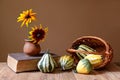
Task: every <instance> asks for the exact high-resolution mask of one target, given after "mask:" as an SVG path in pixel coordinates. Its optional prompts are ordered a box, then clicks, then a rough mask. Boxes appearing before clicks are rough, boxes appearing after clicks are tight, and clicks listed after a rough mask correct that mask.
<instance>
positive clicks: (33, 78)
mask: <svg viewBox="0 0 120 80" xmlns="http://www.w3.org/2000/svg"><path fill="white" fill-rule="evenodd" d="M0 80H120V66H118V65H117V64H115V63H112V64H110V65H108V66H107V67H106V68H104V69H102V70H93V71H92V72H91V73H90V74H88V75H87V74H78V73H74V72H73V71H61V70H60V69H56V70H55V71H54V72H53V73H41V72H39V71H34V72H23V73H15V72H13V71H12V70H11V69H10V68H9V67H8V66H7V64H6V63H0Z"/></svg>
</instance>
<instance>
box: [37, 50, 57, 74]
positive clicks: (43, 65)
mask: <svg viewBox="0 0 120 80" xmlns="http://www.w3.org/2000/svg"><path fill="white" fill-rule="evenodd" d="M37 66H38V69H39V70H40V71H41V72H44V73H46V72H52V71H53V70H54V69H55V67H57V63H56V61H55V60H54V59H53V57H52V56H51V54H50V53H49V51H47V52H46V53H45V54H44V55H43V56H42V58H41V59H40V61H39V62H38V65H37Z"/></svg>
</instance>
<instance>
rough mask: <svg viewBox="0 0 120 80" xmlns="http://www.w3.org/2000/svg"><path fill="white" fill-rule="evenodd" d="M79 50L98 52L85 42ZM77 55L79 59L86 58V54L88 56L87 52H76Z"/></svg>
mask: <svg viewBox="0 0 120 80" xmlns="http://www.w3.org/2000/svg"><path fill="white" fill-rule="evenodd" d="M77 50H80V51H86V52H96V50H95V49H93V48H91V47H89V46H87V45H84V44H81V45H80V46H79V47H78V49H77ZM76 54H77V56H78V57H79V59H84V57H85V56H87V54H86V53H84V52H82V53H78V52H76Z"/></svg>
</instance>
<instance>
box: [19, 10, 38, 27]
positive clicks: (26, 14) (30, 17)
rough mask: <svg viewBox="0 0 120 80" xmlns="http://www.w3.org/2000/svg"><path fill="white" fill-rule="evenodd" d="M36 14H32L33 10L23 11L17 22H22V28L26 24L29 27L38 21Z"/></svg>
mask: <svg viewBox="0 0 120 80" xmlns="http://www.w3.org/2000/svg"><path fill="white" fill-rule="evenodd" d="M35 14H36V13H33V12H32V9H29V10H26V11H23V12H22V13H20V16H19V17H18V18H17V19H18V20H17V22H20V21H22V24H21V27H22V26H23V25H24V24H26V26H27V27H28V24H29V23H31V21H34V20H35V19H36V17H35Z"/></svg>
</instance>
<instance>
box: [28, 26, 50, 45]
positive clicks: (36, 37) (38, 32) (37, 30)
mask: <svg viewBox="0 0 120 80" xmlns="http://www.w3.org/2000/svg"><path fill="white" fill-rule="evenodd" d="M47 32H48V28H45V29H43V28H42V25H40V26H38V27H37V26H35V27H32V30H31V31H29V35H30V36H29V39H31V40H32V41H33V43H36V44H38V43H39V42H40V41H44V38H45V35H46V33H47Z"/></svg>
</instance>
